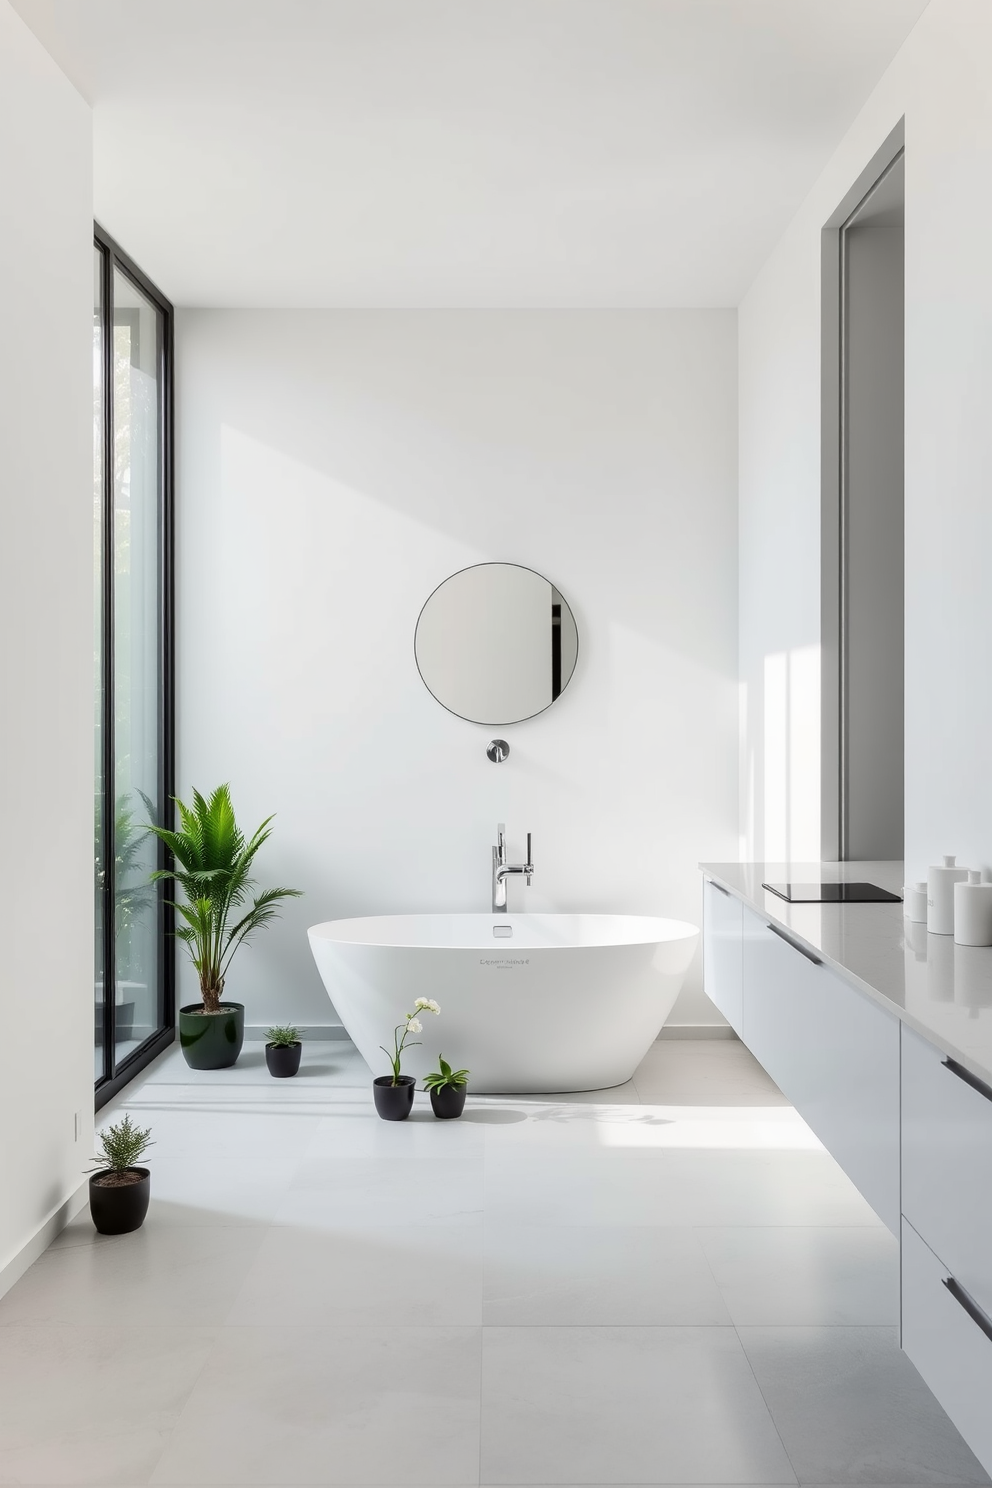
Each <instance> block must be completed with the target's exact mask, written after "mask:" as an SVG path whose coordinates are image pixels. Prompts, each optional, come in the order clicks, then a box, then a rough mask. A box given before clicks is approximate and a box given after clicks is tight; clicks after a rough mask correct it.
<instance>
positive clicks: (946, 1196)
mask: <svg viewBox="0 0 992 1488" xmlns="http://www.w3.org/2000/svg"><path fill="white" fill-rule="evenodd" d="M902 1212H903V1238H902V1277H903V1281H902V1332H903V1338H902V1342H903V1348H904V1349H905V1350H906V1353H907V1354H908V1355H909V1357H910V1358H911V1359H912V1361H913V1363H914V1364H915V1365H916V1367H917V1369H918V1370H919V1371H920V1374H922V1376H923V1378H924V1379H925V1380H926V1382H927V1384H928V1385H929V1386H930V1388H931V1390H932V1391H933V1393H934V1394H935V1395H936V1397H937V1399H938V1400H939V1401H940V1403H941V1405H942V1406H943V1407H944V1409H945V1410H946V1411H947V1414H948V1415H949V1416H950V1418H951V1420H952V1421H953V1422H954V1424H955V1425H956V1426H957V1428H958V1430H959V1431H960V1432H961V1434H962V1436H963V1437H964V1438H965V1440H966V1441H967V1443H968V1445H969V1446H970V1447H971V1449H972V1451H973V1452H974V1453H975V1455H976V1456H977V1457H978V1458H979V1460H980V1461H981V1463H982V1465H983V1466H984V1467H985V1468H986V1469H987V1470H989V1471H992V1087H990V1086H989V1085H987V1084H986V1083H985V1082H984V1081H983V1080H979V1079H977V1078H976V1077H975V1076H974V1075H972V1074H971V1073H970V1072H969V1071H968V1070H966V1069H965V1068H964V1067H963V1066H961V1065H959V1064H957V1063H956V1062H955V1061H954V1060H953V1059H948V1058H947V1057H946V1056H945V1055H943V1054H942V1053H941V1052H940V1050H939V1049H936V1048H935V1047H934V1046H933V1044H930V1043H928V1042H927V1040H926V1039H924V1038H920V1036H919V1035H918V1034H916V1033H914V1032H913V1031H912V1030H911V1029H909V1028H906V1027H905V1026H904V1027H903V1030H902Z"/></svg>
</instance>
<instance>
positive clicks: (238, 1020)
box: [179, 1002, 245, 1070]
mask: <svg viewBox="0 0 992 1488" xmlns="http://www.w3.org/2000/svg"><path fill="white" fill-rule="evenodd" d="M244 1041H245V1009H244V1003H241V1002H222V1003H221V1005H220V1012H219V1013H205V1012H204V1011H203V1006H202V1004H201V1003H198V1002H193V1003H190V1005H189V1006H188V1007H184V1008H180V1009H179V1042H180V1044H181V1045H182V1051H183V1055H184V1057H185V1059H186V1063H187V1064H188V1065H189V1067H190V1069H197V1070H215V1069H229V1068H230V1066H231V1065H232V1064H235V1063H236V1062H237V1058H238V1055H239V1054H240V1053H241V1045H242V1044H243V1043H244Z"/></svg>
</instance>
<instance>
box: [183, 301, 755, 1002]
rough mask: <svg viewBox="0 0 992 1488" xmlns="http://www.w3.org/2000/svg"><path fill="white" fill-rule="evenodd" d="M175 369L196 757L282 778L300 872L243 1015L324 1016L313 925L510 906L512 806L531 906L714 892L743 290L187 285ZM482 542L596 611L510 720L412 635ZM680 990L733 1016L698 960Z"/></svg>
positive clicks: (619, 904) (693, 913)
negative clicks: (316, 289) (530, 302)
mask: <svg viewBox="0 0 992 1488" xmlns="http://www.w3.org/2000/svg"><path fill="white" fill-rule="evenodd" d="M177 371H178V388H179V418H178V424H179V497H178V501H179V512H178V518H179V521H178V541H179V575H180V589H179V616H178V619H179V638H178V645H179V678H180V698H179V782H180V787H181V790H183V791H188V790H189V788H190V786H191V785H194V784H195V785H197V786H198V787H200V788H202V789H206V788H209V787H211V786H213V785H214V784H216V783H217V782H219V781H220V780H223V779H228V778H229V779H230V781H231V783H232V787H233V791H234V798H235V805H236V807H237V809H238V810H239V812H240V813H241V814H242V815H243V816H244V818H245V819H246V821H247V822H248V823H249V824H251V825H253V824H254V821H255V820H256V819H260V818H261V817H262V816H263V815H264V814H266V813H267V812H269V811H276V812H277V813H278V816H277V818H276V823H275V836H274V838H273V840H272V842H271V844H269V845H268V846H267V847H266V849H265V852H264V856H263V857H262V858H261V860H260V866H261V869H262V871H263V873H264V877H265V880H266V881H267V882H283V883H289V884H293V885H296V886H299V887H302V888H304V889H305V890H306V898H305V899H304V900H303V901H301V902H299V903H297V904H293V905H291V906H290V907H289V910H288V912H287V914H286V917H285V919H284V921H283V922H282V923H281V924H280V925H279V926H278V927H276V928H275V929H274V930H272V931H271V933H268V932H267V934H266V936H265V937H264V938H261V939H260V940H259V941H258V944H257V946H256V947H255V948H253V949H251V950H249V951H248V952H246V953H245V955H244V958H243V960H242V961H240V963H236V965H235V970H234V974H233V975H232V976H231V977H230V979H229V984H228V985H229V992H230V993H231V995H235V996H243V997H244V999H245V1000H246V1002H247V1004H248V1020H249V1022H262V1021H265V1020H268V1019H274V1018H287V1017H294V1018H297V1019H300V1020H302V1021H307V1022H314V1023H317V1022H325V1021H330V1020H331V1018H330V1010H329V1007H328V1004H327V1001H326V998H325V995H324V993H323V990H322V988H321V986H320V983H319V980H318V978H317V975H316V972H315V971H314V969H313V967H312V965H311V962H310V957H309V951H308V948H307V944H306V939H305V934H304V932H305V928H306V926H307V925H308V924H312V923H315V922H316V921H318V920H322V919H327V918H331V917H335V916H342V915H354V914H367V913H374V912H377V911H404V910H407V911H415V910H429V909H442V908H448V909H452V910H472V909H488V907H489V896H490V845H491V843H492V842H493V841H494V834H495V827H496V823H497V821H499V820H504V819H505V820H506V822H507V824H508V829H509V839H510V848H511V851H512V853H513V855H514V857H515V858H516V857H517V856H518V855H519V854H520V853H521V852H522V850H523V846H524V834H525V832H526V831H527V829H528V828H530V829H531V830H532V831H533V833H534V852H535V858H536V865H537V873H536V877H535V880H534V886H533V888H532V889H530V890H529V891H528V890H526V889H525V888H524V887H523V886H522V885H520V884H519V883H512V884H511V885H510V897H511V907H514V906H516V907H523V906H524V905H525V904H526V907H528V908H531V909H535V910H537V909H561V910H569V909H576V910H578V909H601V910H627V911H636V912H643V913H662V914H671V915H674V916H680V917H685V918H688V919H692V920H695V921H696V922H697V923H698V919H699V912H700V888H699V875H698V873H697V872H696V862H697V860H698V859H699V858H705V857H710V858H733V857H736V855H737V853H736V849H737V686H736V613H737V608H736V607H737V598H736V541H737V532H736V390H735V384H736V327H735V316H734V314H733V312H729V311H700V312H696V311H680V312H617V313H613V312H598V311H592V312H570V311H564V312H562V311H557V312H554V311H553V312H519V313H518V312H499V311H490V312H464V313H463V312H438V313H434V312H419V313H418V312H412V313H402V312H368V313H366V312H341V313H336V312H321V313H305V312H268V313H266V312H236V311H233V312H210V311H202V312H201V311H190V312H185V313H182V314H180V316H179V323H178V367H177ZM484 559H504V560H509V561H516V562H520V563H523V564H527V565H529V566H531V567H533V568H535V569H537V570H539V571H540V572H542V573H544V574H545V575H546V576H547V577H548V578H549V579H550V580H551V581H552V582H553V583H554V584H556V585H558V587H559V588H560V589H561V591H562V593H563V594H564V596H565V598H566V600H567V601H568V603H569V604H570V605H571V606H572V608H573V610H574V612H575V616H576V620H577V622H578V626H579V662H578V667H577V670H576V673H575V676H574V677H573V680H572V682H571V685H570V686H569V688H568V689H567V691H566V692H565V694H564V695H563V697H562V698H561V699H560V700H559V701H558V702H557V703H556V704H555V705H554V706H553V707H552V708H551V709H550V710H549V711H548V712H546V713H544V714H542V715H541V716H540V717H538V718H536V719H533V720H531V721H529V722H527V723H524V724H519V725H516V726H515V727H512V728H506V729H500V730H498V731H497V730H495V729H493V728H487V727H477V726H474V725H471V724H468V723H465V722H463V721H462V720H460V719H458V718H455V717H453V716H452V715H450V714H449V713H447V712H445V711H444V709H442V708H441V707H440V706H439V705H438V704H437V703H436V702H435V701H434V699H433V698H432V697H431V696H430V694H429V693H428V692H427V690H426V688H425V687H424V685H423V683H422V682H421V680H420V678H419V676H418V674H417V668H416V666H415V664H414V657H413V634H414V626H415V624H416V620H417V615H418V613H419V610H420V607H421V605H422V604H423V602H424V600H425V599H426V597H427V596H428V595H429V594H430V593H431V591H432V590H433V589H434V587H435V586H436V585H437V584H438V583H439V582H440V581H441V580H442V579H443V578H445V577H446V576H447V575H448V574H450V573H452V572H454V571H455V570H456V569H459V568H462V567H464V566H465V565H466V564H469V563H473V562H476V561H480V560H484ZM496 732H499V733H505V735H506V737H507V738H508V739H509V741H510V744H511V749H512V753H511V756H510V759H509V760H508V761H507V762H506V763H505V764H503V765H500V766H494V765H492V764H490V762H489V761H488V760H487V759H486V755H485V746H486V743H487V742H488V740H489V739H490V738H491V737H492V736H493V734H494V733H496ZM185 985H186V987H187V989H189V990H190V992H191V995H192V988H191V983H190V981H189V979H188V978H187V981H186V984H185ZM675 1018H676V1020H677V1021H683V1022H690V1023H695V1022H700V1023H701V1022H706V1021H719V1018H718V1014H717V1013H716V1010H715V1009H714V1008H713V1007H712V1006H711V1005H710V1004H709V1003H708V1001H706V999H705V998H704V997H703V995H702V992H701V991H700V988H699V971H698V965H697V967H696V968H694V971H693V973H692V979H691V984H690V985H689V986H688V987H687V990H686V992H685V993H684V994H683V998H682V1001H681V1003H680V1005H679V1008H678V1009H677V1011H676V1014H675Z"/></svg>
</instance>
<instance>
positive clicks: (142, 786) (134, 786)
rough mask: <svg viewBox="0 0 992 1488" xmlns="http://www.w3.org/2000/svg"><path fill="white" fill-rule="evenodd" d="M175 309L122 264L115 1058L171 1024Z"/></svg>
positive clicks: (118, 315)
mask: <svg viewBox="0 0 992 1488" xmlns="http://www.w3.org/2000/svg"><path fill="white" fill-rule="evenodd" d="M163 329H164V328H163V317H162V315H161V312H160V311H159V310H158V309H157V308H156V306H155V305H153V304H152V302H151V301H150V300H149V299H148V298H147V297H146V296H145V295H144V294H142V292H141V291H140V290H139V289H137V288H136V287H135V286H134V285H133V284H132V283H131V281H130V279H128V278H126V276H125V275H124V274H122V273H121V272H120V270H119V269H117V268H116V266H115V269H114V326H113V333H114V390H113V396H114V544H113V564H114V656H113V674H114V683H113V686H114V754H115V767H116V769H115V773H116V780H115V792H114V794H115V801H114V880H115V882H114V919H115V928H114V956H115V961H116V987H115V994H116V1049H115V1063H120V1061H121V1060H122V1059H125V1058H126V1057H127V1055H128V1054H129V1053H130V1052H131V1051H132V1050H133V1049H136V1048H137V1047H138V1044H139V1043H141V1042H142V1041H143V1040H144V1039H146V1038H148V1037H149V1035H150V1034H152V1033H153V1032H154V1031H155V1030H156V1029H157V1028H159V1027H161V1025H162V1021H163V1012H164V1007H163V1001H164V999H163V988H162V986H161V985H160V982H161V977H160V956H159V948H160V924H159V916H160V913H161V910H160V906H159V893H158V890H157V888H156V887H155V886H154V885H152V884H150V883H149V875H150V874H151V872H152V871H153V869H154V868H155V866H156V862H157V848H156V841H155V839H154V838H153V837H152V836H151V834H150V833H149V832H148V831H147V823H148V821H149V819H150V818H151V819H153V820H155V821H156V822H157V821H158V820H159V819H160V818H159V811H160V809H161V805H162V803H161V802H160V801H159V791H160V774H161V770H160V757H161V756H160V740H161V737H162V725H161V695H162V675H161V673H162V664H161V657H162V646H161V630H160V627H161V608H162V606H161V576H160V575H161V534H162V520H161V500H160V491H161V465H162V450H161V430H160V389H159V376H160V361H161V347H162V336H163Z"/></svg>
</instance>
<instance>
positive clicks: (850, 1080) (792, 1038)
mask: <svg viewBox="0 0 992 1488" xmlns="http://www.w3.org/2000/svg"><path fill="white" fill-rule="evenodd" d="M743 915H744V918H743V930H744V933H743V962H744V982H743V1033H742V1037H743V1040H744V1042H745V1044H747V1046H748V1048H749V1049H750V1050H751V1052H752V1053H753V1054H754V1056H755V1058H756V1059H758V1060H759V1061H760V1062H761V1064H763V1065H764V1067H765V1069H766V1070H767V1071H768V1073H769V1074H770V1075H771V1077H772V1079H773V1080H774V1081H775V1083H776V1085H778V1087H779V1089H780V1090H782V1092H783V1093H784V1094H785V1095H787V1096H788V1097H789V1099H790V1100H791V1101H792V1103H793V1105H794V1106H795V1107H796V1110H797V1111H798V1112H799V1114H800V1115H801V1116H802V1117H803V1119H804V1120H805V1121H807V1122H808V1123H809V1125H810V1126H811V1127H812V1129H813V1131H814V1132H815V1133H816V1135H817V1136H818V1137H819V1138H820V1141H821V1142H822V1143H823V1145H824V1146H825V1147H826V1148H827V1150H828V1151H829V1152H830V1153H831V1154H832V1156H833V1157H835V1158H836V1159H837V1161H838V1162H839V1163H840V1165H841V1167H842V1168H843V1169H844V1171H845V1172H846V1173H847V1175H848V1177H849V1178H851V1180H852V1181H853V1182H854V1183H855V1184H856V1185H857V1187H858V1188H859V1189H860V1191H861V1193H863V1194H864V1196H865V1198H866V1199H867V1200H868V1203H869V1204H870V1205H871V1206H872V1208H873V1209H874V1211H875V1213H876V1214H877V1215H878V1216H879V1218H880V1219H881V1220H882V1221H883V1222H884V1223H885V1224H886V1225H888V1227H889V1229H890V1230H891V1231H892V1233H893V1234H894V1235H898V1233H899V1021H898V1019H897V1018H895V1017H894V1016H893V1015H892V1014H891V1013H888V1012H886V1011H885V1010H884V1009H883V1008H880V1007H878V1006H877V1005H876V1004H875V1003H873V1002H872V1001H871V1000H870V999H869V998H868V997H866V996H865V995H864V994H863V993H862V992H859V991H858V990H857V989H856V988H854V987H851V986H849V985H848V983H847V982H845V981H842V980H841V978H840V977H838V976H836V975H835V974H834V973H833V972H832V971H830V970H829V969H828V968H827V967H826V966H824V965H823V964H822V963H821V962H819V961H818V960H817V959H816V958H815V957H814V956H813V954H812V953H811V952H810V951H808V950H806V949H805V948H804V947H802V946H800V945H799V944H797V943H796V942H795V941H792V940H790V939H788V937H787V936H786V933H785V932H784V931H782V930H779V929H776V928H773V927H772V926H771V925H770V924H769V923H768V921H767V920H764V919H762V918H761V917H759V916H758V915H755V914H753V913H752V912H751V910H749V909H745V910H744V912H743Z"/></svg>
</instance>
